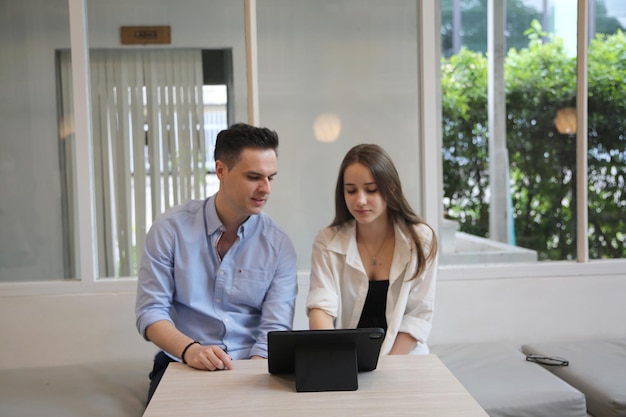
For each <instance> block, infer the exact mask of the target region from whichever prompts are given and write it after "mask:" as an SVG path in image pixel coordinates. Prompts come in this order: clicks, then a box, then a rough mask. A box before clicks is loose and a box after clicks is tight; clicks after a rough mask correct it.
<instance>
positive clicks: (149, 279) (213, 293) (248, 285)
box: [135, 195, 297, 359]
mask: <svg viewBox="0 0 626 417" xmlns="http://www.w3.org/2000/svg"><path fill="white" fill-rule="evenodd" d="M223 230H224V225H223V224H222V222H221V221H220V219H219V217H218V216H217V212H216V210H215V195H214V196H212V197H209V198H208V199H207V200H204V201H201V200H193V201H190V202H188V203H185V204H182V205H180V206H178V207H174V208H172V209H170V210H168V211H167V212H165V213H163V214H162V215H161V216H159V217H158V218H157V219H156V220H155V222H154V223H153V225H152V227H151V228H150V231H149V232H148V234H147V235H146V241H145V246H144V253H143V257H142V260H141V266H140V269H139V277H138V286H137V302H136V307H135V308H136V311H135V312H136V317H137V329H138V330H139V332H140V333H141V334H142V335H143V336H144V337H145V334H146V328H147V327H148V326H150V325H151V324H153V323H155V322H157V321H159V320H169V321H171V322H172V323H174V325H175V326H176V328H177V329H178V330H180V331H181V332H183V333H184V334H186V335H187V336H189V337H190V338H192V339H194V340H198V341H199V342H200V343H201V344H203V345H217V346H220V347H221V348H222V349H224V350H226V351H227V352H228V354H229V355H230V356H231V357H232V358H233V359H247V358H249V357H251V356H255V355H258V356H262V357H267V333H268V332H269V331H272V330H289V329H291V328H292V325H293V316H294V305H295V299H296V294H297V264H296V253H295V248H294V246H293V243H292V242H291V240H290V239H289V237H288V236H287V234H286V233H285V231H284V230H283V229H282V228H280V227H279V226H278V225H277V224H276V223H275V222H274V221H273V220H272V219H271V218H270V217H269V216H267V215H266V214H263V213H261V214H258V215H253V216H250V217H249V218H248V220H246V222H244V223H243V224H242V225H241V226H240V227H239V230H238V232H237V236H238V240H237V241H236V242H235V244H234V245H233V246H232V247H231V248H230V249H229V251H228V252H227V253H226V255H225V256H224V258H223V259H222V260H221V262H220V259H219V256H218V254H217V249H216V247H217V242H218V239H219V238H220V236H221V234H222V232H223Z"/></svg>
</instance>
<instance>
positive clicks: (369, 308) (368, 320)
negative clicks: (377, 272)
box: [357, 279, 389, 331]
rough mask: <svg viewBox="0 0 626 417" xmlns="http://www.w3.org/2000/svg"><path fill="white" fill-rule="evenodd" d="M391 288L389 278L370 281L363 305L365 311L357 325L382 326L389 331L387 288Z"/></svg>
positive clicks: (362, 326)
mask: <svg viewBox="0 0 626 417" xmlns="http://www.w3.org/2000/svg"><path fill="white" fill-rule="evenodd" d="M388 289H389V280H388V279H387V280H384V281H370V286H369V289H368V291H367V297H366V298H365V305H363V312H362V313H361V318H360V319H359V324H358V325H357V327H361V328H364V327H380V328H382V329H383V330H385V331H387V318H386V317H385V311H386V309H387V290H388Z"/></svg>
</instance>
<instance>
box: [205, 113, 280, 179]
mask: <svg viewBox="0 0 626 417" xmlns="http://www.w3.org/2000/svg"><path fill="white" fill-rule="evenodd" d="M245 148H252V149H272V150H273V151H274V152H276V155H278V134H277V133H276V132H274V131H273V130H270V129H268V128H265V127H256V126H251V125H249V124H246V123H235V124H234V125H232V126H230V127H229V128H228V129H225V130H222V131H221V132H220V133H218V134H217V139H216V141H215V151H214V153H213V158H214V160H215V161H222V162H223V163H224V164H226V166H227V167H228V169H231V168H232V167H233V166H234V165H235V164H236V163H237V161H238V160H239V157H240V156H241V151H242V150H243V149H245Z"/></svg>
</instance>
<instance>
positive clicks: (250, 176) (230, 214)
mask: <svg viewBox="0 0 626 417" xmlns="http://www.w3.org/2000/svg"><path fill="white" fill-rule="evenodd" d="M277 165H278V158H277V157H276V152H275V151H274V150H272V149H251V148H244V149H243V150H242V151H241V155H240V158H239V160H238V161H237V162H236V163H235V164H234V165H233V167H232V168H231V169H228V167H227V166H226V164H224V163H223V162H222V161H216V162H215V172H216V174H217V177H218V179H219V180H220V189H219V192H218V196H219V197H218V198H219V200H220V206H221V208H222V210H223V211H225V212H223V213H219V214H220V216H226V217H227V218H229V219H241V220H244V219H245V218H246V217H248V216H250V215H252V214H259V213H260V212H261V210H263V207H264V206H265V203H266V202H267V199H268V197H269V195H270V192H271V191H272V186H271V182H272V180H273V179H274V176H275V175H276V168H277ZM222 220H225V219H222Z"/></svg>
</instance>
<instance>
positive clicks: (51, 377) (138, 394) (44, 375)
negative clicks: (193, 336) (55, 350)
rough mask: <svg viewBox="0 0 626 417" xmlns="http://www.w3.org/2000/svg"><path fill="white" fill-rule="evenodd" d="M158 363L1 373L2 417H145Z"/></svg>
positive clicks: (130, 363)
mask: <svg viewBox="0 0 626 417" xmlns="http://www.w3.org/2000/svg"><path fill="white" fill-rule="evenodd" d="M151 367H152V360H151V358H150V360H148V361H145V362H142V363H138V362H137V361H127V362H106V363H94V364H82V365H66V366H54V367H35V368H23V369H8V370H0V416H12V417H39V416H46V417H49V416H64V417H85V416H90V417H105V416H107V417H109V416H110V417H126V416H128V417H140V416H141V415H142V414H143V412H144V410H145V408H146V400H147V397H148V386H149V383H150V381H149V379H148V373H149V372H150V370H151Z"/></svg>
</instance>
